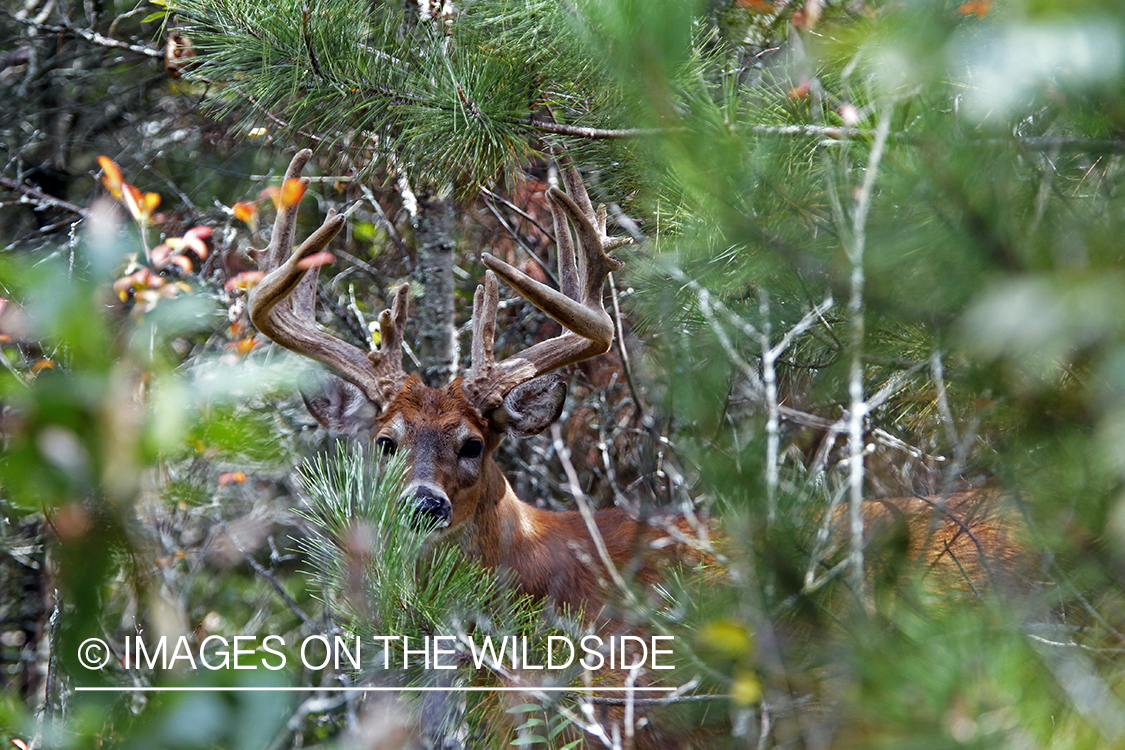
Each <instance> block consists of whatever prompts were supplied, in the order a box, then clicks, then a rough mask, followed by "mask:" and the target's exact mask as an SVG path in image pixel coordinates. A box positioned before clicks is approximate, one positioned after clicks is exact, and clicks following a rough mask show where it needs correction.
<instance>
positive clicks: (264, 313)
mask: <svg viewBox="0 0 1125 750" xmlns="http://www.w3.org/2000/svg"><path fill="white" fill-rule="evenodd" d="M310 155H311V154H310V152H309V151H302V152H300V153H298V154H297V155H296V156H295V157H294V158H293V161H292V163H291V164H290V165H289V169H288V171H287V172H286V180H291V179H296V178H298V177H299V175H300V172H301V169H302V167H303V166H304V165H305V163H306V162H307V161H308V159H309V157H310ZM562 174H563V179H564V182H565V185H566V190H567V192H565V193H564V192H562V191H561V190H558V189H556V188H553V187H552V188H551V189H550V190H549V191H548V193H547V195H548V198H549V200H550V205H551V212H552V214H553V218H554V231H555V237H556V241H557V244H558V265H559V269H558V272H559V279H560V286H561V290H555V289H552V288H550V287H548V286H545V285H544V284H541V283H539V282H537V281H535V280H533V279H531V278H529V277H528V276H527V275H525V274H524V273H522V272H520V271H518V270H516V269H515V268H513V267H511V266H510V265H508V264H507V263H505V262H503V261H501V260H499V259H497V258H494V257H492V256H490V255H488V254H483V255H482V258H483V261H484V264H485V266H487V267H488V269H489V271H488V272H487V273H486V274H485V280H484V284H483V285H481V286H478V287H477V291H476V297H475V299H474V301H473V321H472V328H473V341H472V363H471V367H470V369H469V372H468V373H467V374H466V375H465V376H464V377H459V378H457V379H456V380H454V381H453V382H451V383H449V384H448V385H446V386H444V387H441V388H431V387H428V386H426V385H425V384H423V383H422V381H421V379H420V378H419V377H418V376H417V375H407V374H406V373H405V372H404V371H403V369H402V340H403V328H404V326H405V324H406V307H407V301H408V300H407V287H406V286H405V285H404V286H402V287H401V288H399V289H398V291H397V293H396V294H395V297H394V302H393V304H392V306H391V309H390V310H384V311H383V312H382V313H381V314H380V316H379V330H380V334H381V339H380V344H379V347H378V350H377V351H371V352H368V351H364V350H363V349H360V348H359V347H356V346H353V345H351V344H348V343H345V342H344V341H341V340H340V339H338V338H336V337H334V336H331V335H329V334H328V333H325V332H324V331H323V330H321V329H320V328H319V327H318V326H317V324H316V320H315V317H314V307H315V302H316V275H317V273H316V270H315V269H310V270H304V269H302V268H301V261H302V260H303V259H305V258H308V257H309V256H311V255H312V254H314V253H317V252H319V251H321V250H323V249H324V247H325V246H326V245H327V244H328V243H329V242H330V241H331V240H332V238H333V237H335V235H336V234H337V232H339V230H340V228H341V227H342V226H343V222H344V219H343V217H342V216H340V215H337V214H335V213H334V212H332V213H329V215H328V218H327V219H326V220H325V221H324V223H323V225H322V226H321V227H320V228H319V229H318V230H317V231H316V232H314V233H313V234H312V235H311V236H310V237H309V238H308V239H307V240H305V242H304V243H302V244H301V245H300V247H298V248H297V249H296V250H295V251H294V250H293V245H294V231H295V228H296V214H297V207H296V205H295V204H294V205H288V206H287V205H285V204H284V202H283V203H282V205H281V207H280V208H279V210H278V215H277V220H276V222H275V224H274V230H273V236H272V237H271V240H270V244H269V246H268V247H267V248H266V249H265V250H264V251H262V254H261V257H260V266H261V269H262V270H263V271H265V272H266V275H265V277H264V278H263V279H262V281H261V282H260V283H259V284H258V285H257V286H256V287H255V288H254V289H253V291H252V292H251V295H250V317H251V319H252V320H253V322H254V325H255V326H257V328H258V330H259V331H261V332H262V333H263V334H265V335H266V336H268V337H269V338H271V339H273V340H274V341H275V342H277V343H278V344H280V345H281V346H284V347H285V348H287V349H291V350H293V351H295V352H298V353H300V354H303V355H306V356H309V357H312V358H314V359H316V360H319V361H320V362H322V363H324V364H325V365H327V366H328V367H330V368H332V369H333V370H335V371H336V372H337V373H339V374H340V375H342V376H343V380H341V379H339V378H335V381H336V383H335V385H334V387H332V388H329V389H326V390H324V391H322V392H321V393H320V394H318V395H314V396H311V397H309V396H306V404H307V406H308V408H309V410H310V411H311V412H312V413H313V415H314V416H315V417H316V418H317V420H318V421H319V422H320V423H321V424H323V425H324V426H326V427H328V428H330V429H333V430H336V431H338V432H342V433H345V434H352V435H368V436H370V438H371V439H373V440H374V441H375V446H376V448H377V449H378V450H381V451H382V452H384V453H392V452H394V451H396V450H399V449H408V451H409V454H408V461H409V466H410V474H409V479H408V484H407V487H406V491H405V493H404V496H403V502H404V503H407V504H409V505H411V506H412V507H413V509H414V512H415V513H416V514H421V515H423V516H427V517H428V519H427V521H428V522H429V523H432V524H434V525H436V527H437V531H436V532H435V533H436V534H438V535H440V537H441V538H442V539H443V540H447V541H449V542H453V543H456V544H458V545H460V547H461V548H462V549H463V550H464V551H465V552H466V553H467V554H469V555H473V556H475V557H477V558H479V559H480V560H482V561H483V562H484V563H485V564H487V565H489V566H492V567H494V568H498V569H500V570H501V571H502V572H503V573H504V574H506V575H508V576H510V577H511V580H512V581H513V582H514V584H515V585H517V586H518V587H519V588H520V589H521V590H523V591H524V592H526V593H528V594H530V595H532V596H535V597H550V598H552V599H554V600H555V601H556V602H558V603H560V604H565V605H572V606H574V607H575V608H576V609H577V608H579V607H584V608H585V610H586V612H587V614H589V615H596V613H597V611H598V609H599V608H600V605H601V603H602V602H603V601H604V595H605V593H606V592H605V590H604V585H603V583H602V582H604V581H606V580H609V578H610V576H609V575H608V571H607V570H606V567H605V562H606V560H607V559H608V562H609V563H610V564H611V565H612V566H613V567H614V568H616V569H619V570H620V569H630V570H636V571H638V577H639V578H641V579H642V580H645V579H651V577H652V576H653V572H654V569H653V567H652V565H651V564H649V563H648V562H647V561H646V560H645V559H643V557H642V558H638V555H643V554H644V553H645V552H647V551H648V548H649V546H650V542H651V541H652V538H653V537H654V536H655V535H656V534H657V533H658V532H659V530H658V529H655V528H651V527H649V526H647V525H646V524H643V523H642V522H639V521H638V520H637V519H635V518H633V517H632V516H631V515H630V514H629V513H627V512H626V511H625V510H623V509H619V508H613V509H609V510H602V511H599V512H597V513H594V514H593V523H594V525H596V529H597V532H598V535H599V536H600V539H599V540H597V542H596V541H595V538H594V536H593V535H592V534H591V529H590V527H589V525H588V524H587V522H586V520H584V518H583V517H582V515H581V514H580V513H579V512H577V511H569V512H551V511H546V510H541V509H539V508H536V507H534V506H532V505H529V504H527V503H525V502H523V501H522V500H520V499H519V498H518V497H516V495H515V493H514V492H513V491H512V488H511V485H510V484H509V483H508V481H507V479H505V478H504V475H503V474H502V473H501V471H500V469H499V467H498V466H497V465H496V463H495V462H494V461H493V459H492V454H493V451H494V450H495V449H496V446H497V445H498V444H499V443H500V440H501V439H502V438H503V437H504V436H505V435H514V436H517V437H518V436H525V435H533V434H536V433H538V432H540V431H542V430H543V429H545V428H546V427H548V426H549V425H550V424H551V423H552V422H554V421H555V420H556V419H558V417H559V415H560V413H561V411H562V406H563V400H564V398H565V396H566V384H565V383H564V382H563V381H562V380H561V379H559V378H558V377H557V376H555V375H551V374H550V373H552V372H554V371H555V370H558V369H559V368H561V367H565V366H566V365H569V364H573V363H575V362H580V361H582V360H585V359H588V358H590V357H594V356H597V355H599V354H602V353H604V352H606V351H607V350H608V349H609V348H610V344H611V343H612V341H613V322H612V321H611V319H610V317H609V315H608V314H607V313H606V311H605V308H604V306H603V303H602V294H603V287H604V285H605V281H606V277H607V276H608V274H609V273H611V272H612V271H615V270H617V269H619V268H620V267H621V264H620V263H619V262H618V261H616V260H614V259H612V258H610V257H609V256H608V255H607V252H609V251H611V250H613V249H614V248H616V247H619V246H621V245H623V244H626V243H627V242H629V240H626V239H618V238H613V237H608V236H607V235H606V224H605V222H606V218H605V210H604V208H601V209H599V210H598V211H595V210H594V207H593V206H592V204H591V203H590V199H589V196H588V195H587V193H586V190H585V187H584V186H583V185H582V181H581V178H580V177H579V175H578V172H577V170H576V169H575V168H574V167H573V166H571V165H569V164H568V165H566V166H565V168H564V169H563V170H562ZM568 222H569V227H573V229H574V235H575V237H574V239H572V237H571V230H570V228H569V227H568ZM575 240H576V241H575ZM496 275H499V276H501V277H502V278H503V279H504V280H505V281H506V282H507V283H508V284H510V285H511V286H512V287H514V288H515V289H516V290H517V291H518V292H519V293H520V294H521V295H523V296H524V297H525V298H527V299H528V300H529V301H530V302H531V303H532V304H534V305H535V306H536V307H538V308H539V309H541V310H543V311H544V312H546V313H547V314H548V315H550V316H551V317H552V318H554V319H555V320H557V321H558V322H559V323H560V324H562V326H563V328H564V329H565V330H564V331H563V333H562V334H561V335H559V336H556V337H555V338H553V339H550V340H548V341H544V342H541V343H538V344H535V345H534V346H531V347H530V348H528V349H525V350H524V351H522V352H519V353H518V354H514V355H512V356H509V357H507V358H506V359H503V360H502V361H497V360H496V357H495V354H494V352H493V340H494V334H495V330H496V308H497V304H498V301H499V297H498V291H497V282H496ZM599 545H601V546H602V549H600V550H599V549H598V546H599ZM667 554H668V552H667V551H666V552H665V553H664V555H665V556H667ZM634 563H636V564H634Z"/></svg>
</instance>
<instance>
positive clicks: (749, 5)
mask: <svg viewBox="0 0 1125 750" xmlns="http://www.w3.org/2000/svg"><path fill="white" fill-rule="evenodd" d="M734 7H736V8H745V9H747V10H749V11H750V12H751V13H773V12H774V11H776V10H777V6H775V5H774V4H773V0H734Z"/></svg>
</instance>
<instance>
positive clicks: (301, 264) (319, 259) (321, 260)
mask: <svg viewBox="0 0 1125 750" xmlns="http://www.w3.org/2000/svg"><path fill="white" fill-rule="evenodd" d="M334 260H336V256H335V255H333V254H332V253H329V252H325V251H323V250H322V251H321V252H319V253H313V254H312V255H309V256H306V257H304V258H301V260H299V261H297V268H300V269H301V270H302V271H307V270H309V269H310V268H319V267H321V266H324V265H327V264H329V263H331V262H332V261H334Z"/></svg>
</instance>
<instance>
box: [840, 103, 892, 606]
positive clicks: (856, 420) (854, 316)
mask: <svg viewBox="0 0 1125 750" xmlns="http://www.w3.org/2000/svg"><path fill="white" fill-rule="evenodd" d="M892 111H893V102H891V101H887V102H885V103H884V105H883V109H882V112H881V113H880V115H879V124H878V127H877V129H876V135H875V142H874V143H873V144H872V146H871V153H870V154H869V155H868V158H867V169H866V171H865V173H864V176H863V183H862V184H861V185H860V188H859V192H858V193H857V195H856V202H855V209H854V212H853V215H852V217H853V226H852V232H851V237H850V238H849V239H850V240H851V241H850V242H849V243H848V247H847V253H848V261H849V262H850V263H851V266H852V274H851V297H850V299H849V300H848V314H849V318H850V322H851V334H852V335H851V350H852V358H851V365H850V368H849V370H850V372H849V374H848V397H849V399H850V404H849V407H848V461H849V465H848V511H849V512H848V518H849V522H850V523H849V527H850V532H851V548H850V552H849V554H848V560H849V564H850V567H851V576H850V577H851V583H852V586H853V587H854V591H855V593H856V597H857V598H858V600H859V602H860V604H861V605H863V606H864V607H865V608H869V607H870V604H871V603H870V602H868V600H867V594H866V577H865V575H864V565H863V510H862V509H863V481H864V462H863V457H864V449H865V441H864V439H863V438H864V426H865V424H866V421H867V414H868V412H869V410H870V409H871V408H872V405H871V404H869V403H868V402H867V401H865V400H864V394H863V372H864V368H863V340H864V335H865V325H864V283H865V276H864V265H863V263H864V259H863V255H864V246H865V244H866V241H867V231H866V228H867V215H868V212H869V210H870V207H871V194H872V191H873V190H874V188H875V178H876V177H877V176H878V174H879V162H880V161H881V160H882V158H883V150H884V148H885V147H886V145H887V137H888V135H889V134H890V131H891V113H892Z"/></svg>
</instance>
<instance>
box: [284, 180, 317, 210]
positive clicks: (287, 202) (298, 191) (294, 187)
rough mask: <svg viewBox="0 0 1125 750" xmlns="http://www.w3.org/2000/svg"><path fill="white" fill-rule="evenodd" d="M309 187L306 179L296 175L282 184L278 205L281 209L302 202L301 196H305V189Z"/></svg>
mask: <svg viewBox="0 0 1125 750" xmlns="http://www.w3.org/2000/svg"><path fill="white" fill-rule="evenodd" d="M308 187H309V183H308V181H306V180H303V179H300V178H298V177H294V178H292V179H289V180H286V181H285V183H284V184H283V185H282V186H281V193H280V198H279V199H278V205H277V207H278V208H279V209H282V210H284V209H286V208H291V207H292V206H296V205H297V204H298V203H300V202H301V198H303V197H304V196H305V190H307V189H308Z"/></svg>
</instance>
